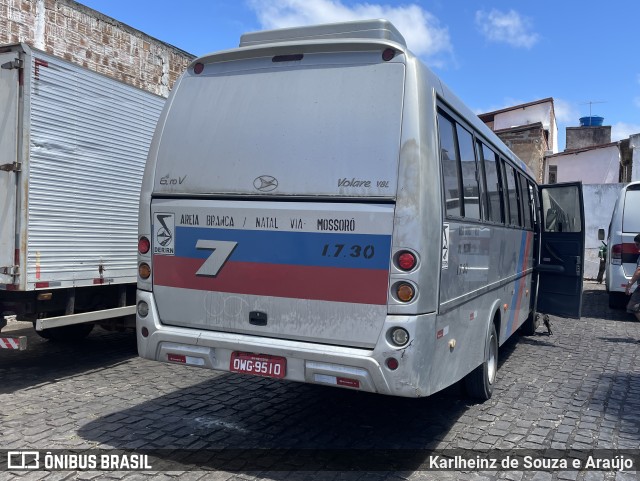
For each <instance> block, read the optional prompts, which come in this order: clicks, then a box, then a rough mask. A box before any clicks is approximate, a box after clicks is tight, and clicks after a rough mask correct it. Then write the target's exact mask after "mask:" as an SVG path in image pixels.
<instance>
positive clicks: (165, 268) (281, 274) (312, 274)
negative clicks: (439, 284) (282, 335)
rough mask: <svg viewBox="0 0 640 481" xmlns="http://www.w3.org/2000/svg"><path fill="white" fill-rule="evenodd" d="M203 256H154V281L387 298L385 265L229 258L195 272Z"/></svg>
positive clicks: (318, 296) (292, 294) (300, 295)
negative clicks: (212, 273)
mask: <svg viewBox="0 0 640 481" xmlns="http://www.w3.org/2000/svg"><path fill="white" fill-rule="evenodd" d="M204 262H205V261H204V260H203V259H189V258H184V257H175V256H159V255H158V256H154V257H153V282H154V284H156V285H160V286H166V287H180V288H184V289H196V290H201V291H214V292H228V293H234V294H250V295H255V296H270V297H285V298H294V299H313V300H320V301H334V302H353V303H357V304H377V305H385V304H386V303H387V291H388V285H389V273H388V271H386V270H377V269H376V270H372V269H344V268H336V267H319V266H296V265H282V264H258V263H252V262H231V261H229V262H228V263H227V264H226V265H225V266H224V267H223V268H222V270H221V271H220V273H219V274H218V275H217V276H216V277H208V276H197V275H196V271H198V269H200V267H201V266H202V264H203V263H204Z"/></svg>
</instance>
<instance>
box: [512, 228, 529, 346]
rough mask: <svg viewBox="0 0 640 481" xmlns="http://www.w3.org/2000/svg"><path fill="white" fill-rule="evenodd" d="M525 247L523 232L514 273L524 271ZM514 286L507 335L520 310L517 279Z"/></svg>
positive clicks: (525, 232)
mask: <svg viewBox="0 0 640 481" xmlns="http://www.w3.org/2000/svg"><path fill="white" fill-rule="evenodd" d="M526 246H527V231H524V232H523V233H522V239H521V240H520V254H519V256H518V264H517V265H516V272H522V271H523V270H524V261H525V259H526V257H527V252H526V250H527V249H526ZM515 284H516V286H515V289H514V291H513V296H512V298H511V309H510V313H509V321H508V322H507V333H508V334H509V335H511V333H512V331H513V324H514V322H515V318H516V315H517V314H518V312H519V311H520V309H517V307H518V299H519V298H520V296H521V295H522V288H521V285H522V283H521V282H520V279H517V280H516V281H515Z"/></svg>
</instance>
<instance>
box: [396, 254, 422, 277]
mask: <svg viewBox="0 0 640 481" xmlns="http://www.w3.org/2000/svg"><path fill="white" fill-rule="evenodd" d="M417 263H418V259H417V258H416V256H415V254H414V253H413V252H409V251H400V252H398V254H397V255H396V265H397V266H398V268H399V269H400V270H403V271H405V272H409V271H411V270H413V268H414V267H415V266H416V264H417Z"/></svg>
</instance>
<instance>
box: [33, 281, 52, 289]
mask: <svg viewBox="0 0 640 481" xmlns="http://www.w3.org/2000/svg"><path fill="white" fill-rule="evenodd" d="M47 287H49V283H48V282H36V289H45V288H47Z"/></svg>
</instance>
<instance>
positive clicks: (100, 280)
mask: <svg viewBox="0 0 640 481" xmlns="http://www.w3.org/2000/svg"><path fill="white" fill-rule="evenodd" d="M93 283H94V284H104V279H102V278H100V277H96V278H95V279H94V280H93Z"/></svg>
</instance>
